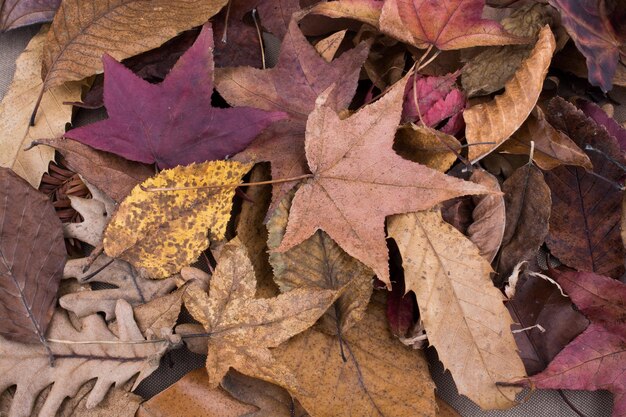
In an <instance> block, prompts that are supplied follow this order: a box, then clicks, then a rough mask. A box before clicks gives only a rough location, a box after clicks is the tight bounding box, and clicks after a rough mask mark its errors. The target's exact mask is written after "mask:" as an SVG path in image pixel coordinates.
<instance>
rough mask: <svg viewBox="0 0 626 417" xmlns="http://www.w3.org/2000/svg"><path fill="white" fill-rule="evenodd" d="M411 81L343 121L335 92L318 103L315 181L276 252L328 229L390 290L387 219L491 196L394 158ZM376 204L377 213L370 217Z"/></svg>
mask: <svg viewBox="0 0 626 417" xmlns="http://www.w3.org/2000/svg"><path fill="white" fill-rule="evenodd" d="M406 80H407V77H405V78H404V79H403V80H402V81H399V82H397V83H396V84H395V85H394V86H393V87H392V88H391V89H390V90H389V91H388V92H387V94H385V95H384V96H383V97H382V98H381V99H379V100H378V101H376V102H374V103H373V104H369V105H367V106H365V107H363V108H361V110H359V111H358V112H356V113H355V114H353V115H351V116H350V117H348V118H346V119H343V120H342V119H340V117H339V115H337V113H335V111H334V110H333V109H332V107H329V106H328V105H326V103H325V101H326V99H327V97H328V94H329V93H330V92H329V91H326V93H324V94H322V95H321V96H320V97H319V98H318V101H317V107H316V109H315V110H314V111H313V112H312V113H311V115H310V116H309V119H308V121H307V133H306V144H305V148H306V155H307V160H308V165H309V168H310V170H311V172H312V173H313V177H312V178H310V179H308V180H307V181H306V182H305V183H304V184H302V185H301V186H300V188H299V189H298V191H297V192H296V196H295V197H294V200H293V205H292V207H291V211H290V213H289V223H288V224H287V231H286V233H285V236H284V238H283V241H282V242H281V245H280V247H278V248H277V249H276V250H277V251H279V252H283V251H286V250H289V249H291V248H292V247H294V246H295V245H297V244H298V243H300V242H302V241H304V240H305V239H307V238H308V237H310V236H311V235H313V234H314V233H315V232H316V231H317V230H318V229H321V230H323V231H325V232H326V233H328V235H329V236H330V237H331V238H332V239H333V240H334V241H335V242H337V244H338V245H339V246H341V248H342V249H343V250H345V251H346V252H347V253H348V255H350V256H352V257H354V258H356V259H358V260H360V261H361V262H363V263H364V264H365V265H367V266H369V267H370V268H372V269H373V270H374V272H375V273H376V275H377V276H378V278H379V279H380V280H382V281H383V282H384V283H386V284H387V285H388V286H390V281H389V267H388V253H387V245H386V243H385V231H384V219H385V216H387V215H391V214H396V213H405V212H411V211H417V210H424V209H427V208H430V207H432V206H434V205H435V204H437V203H439V202H440V201H443V200H447V199H450V198H453V197H457V196H459V195H466V194H481V193H485V192H487V190H486V189H485V188H484V187H483V186H480V185H477V184H473V183H471V182H467V181H461V180H459V179H457V178H453V177H450V176H447V175H444V174H442V173H440V172H437V171H435V170H433V169H430V168H428V167H425V166H423V165H419V164H416V163H413V162H410V161H407V160H405V159H402V157H400V156H399V155H397V154H396V153H395V152H394V151H393V149H392V146H393V139H394V136H395V132H396V128H397V126H398V123H399V121H400V115H401V112H402V98H403V95H404V90H405V85H406ZM329 138H332V140H329ZM373 203H375V210H370V209H369V208H370V207H371V205H372V204H373Z"/></svg>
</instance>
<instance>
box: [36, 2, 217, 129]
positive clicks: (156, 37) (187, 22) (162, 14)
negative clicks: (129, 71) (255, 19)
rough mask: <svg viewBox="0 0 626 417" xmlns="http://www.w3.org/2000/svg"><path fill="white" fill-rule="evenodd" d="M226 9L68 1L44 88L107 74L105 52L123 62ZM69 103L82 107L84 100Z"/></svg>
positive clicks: (53, 34) (57, 24) (50, 46)
mask: <svg viewBox="0 0 626 417" xmlns="http://www.w3.org/2000/svg"><path fill="white" fill-rule="evenodd" d="M226 3H227V0H174V1H172V0H156V1H150V2H145V1H142V0H114V1H110V2H101V1H97V0H78V1H75V2H67V1H65V2H63V3H62V4H61V7H59V10H58V11H57V14H56V15H55V18H54V20H53V22H52V27H51V29H50V32H49V34H48V35H47V38H46V45H45V48H44V50H43V63H42V66H41V77H42V78H43V79H44V85H45V87H46V88H47V89H48V88H51V87H55V86H58V85H61V84H63V83H64V82H66V81H71V80H80V79H83V78H85V77H87V76H89V75H92V74H96V73H99V72H102V62H101V60H100V57H101V56H102V54H104V53H105V52H106V53H108V54H110V55H111V56H113V57H114V58H115V59H117V60H121V59H124V58H128V57H130V56H133V55H137V54H138V53H140V52H144V51H147V50H149V49H153V48H156V47H158V46H160V45H161V44H162V43H164V42H165V41H167V40H168V39H170V38H173V37H174V36H175V35H177V34H178V33H180V32H182V31H184V30H187V29H191V28H192V27H194V26H199V25H201V24H203V23H205V22H206V21H207V20H208V19H209V18H210V17H211V16H213V15H214V14H216V13H217V12H219V11H220V9H221V8H222V7H223V6H224V5H225V4H226ZM60 101H63V100H60ZM68 101H78V97H76V98H74V99H72V100H68ZM55 136H58V135H55ZM48 137H50V136H48Z"/></svg>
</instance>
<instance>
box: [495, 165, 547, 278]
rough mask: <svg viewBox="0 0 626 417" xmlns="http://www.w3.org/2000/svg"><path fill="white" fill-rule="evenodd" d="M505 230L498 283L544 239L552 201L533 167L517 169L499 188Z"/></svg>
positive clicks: (499, 262) (529, 255) (539, 174)
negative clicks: (504, 216)
mask: <svg viewBox="0 0 626 417" xmlns="http://www.w3.org/2000/svg"><path fill="white" fill-rule="evenodd" d="M502 191H504V204H505V207H506V227H505V229H504V238H503V239H502V250H501V251H500V255H499V258H498V261H497V268H496V269H497V272H498V273H499V274H500V277H499V278H500V280H503V279H505V278H507V277H508V276H509V274H510V273H511V271H512V270H513V268H514V267H515V265H517V264H518V263H519V262H521V261H525V260H527V259H529V258H530V257H531V256H532V255H533V254H535V253H536V252H537V250H538V249H539V247H540V246H541V245H542V244H543V242H544V240H545V238H546V236H547V235H548V221H549V219H550V211H551V206H552V199H551V197H550V188H549V187H548V185H547V184H546V181H545V180H544V178H543V174H542V173H541V171H540V170H539V169H537V168H536V167H535V166H533V165H529V164H526V165H524V166H522V167H520V168H518V169H517V170H516V171H515V172H514V173H513V175H511V176H510V177H509V178H508V179H507V180H506V181H505V182H504V184H503V185H502Z"/></svg>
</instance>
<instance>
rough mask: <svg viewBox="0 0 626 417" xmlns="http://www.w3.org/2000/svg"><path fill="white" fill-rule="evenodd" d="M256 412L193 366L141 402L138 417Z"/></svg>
mask: <svg viewBox="0 0 626 417" xmlns="http://www.w3.org/2000/svg"><path fill="white" fill-rule="evenodd" d="M255 411H257V408H256V407H255V406H253V405H249V404H244V403H242V402H241V401H238V400H236V399H234V398H232V397H231V396H230V395H228V393H226V392H225V391H224V390H223V389H221V388H219V387H218V388H215V387H214V386H212V385H211V384H210V383H209V378H208V377H207V375H206V371H205V370H204V369H196V370H195V371H191V372H190V373H188V374H187V375H185V376H184V377H183V378H182V379H180V380H178V381H177V382H176V383H175V384H174V385H171V386H170V387H169V388H167V389H166V390H165V391H162V392H160V393H158V394H157V395H156V396H154V397H152V398H151V399H150V400H148V401H146V402H145V403H143V404H142V405H141V407H140V408H139V411H138V412H137V417H170V416H176V417H199V416H203V417H240V416H244V415H246V416H248V415H250V413H254V412H255Z"/></svg>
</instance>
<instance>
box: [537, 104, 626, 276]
mask: <svg viewBox="0 0 626 417" xmlns="http://www.w3.org/2000/svg"><path fill="white" fill-rule="evenodd" d="M546 118H547V120H548V122H549V123H550V124H551V125H552V126H554V127H555V128H557V129H559V130H560V131H562V132H564V133H565V134H567V135H568V136H569V137H570V138H571V139H572V140H573V141H574V142H575V143H576V144H577V145H578V146H579V147H581V148H583V149H584V148H586V147H587V146H591V147H592V148H594V149H596V150H599V151H600V152H602V153H598V152H597V151H587V155H588V156H589V158H590V160H591V163H592V164H593V167H594V169H593V172H587V171H586V170H584V169H583V168H579V167H573V166H564V167H558V168H555V169H553V170H551V171H548V172H546V176H545V177H546V183H547V184H548V186H549V187H550V190H551V192H552V215H551V216H550V233H549V234H548V237H547V239H546V243H547V245H548V248H549V249H550V251H551V253H552V254H553V255H554V256H556V257H557V258H558V259H559V260H560V261H561V262H563V263H564V264H566V265H568V266H570V267H573V268H576V269H578V270H580V271H588V272H595V273H598V274H603V275H607V276H610V277H613V278H618V277H620V276H621V275H622V273H623V272H624V246H623V244H622V242H621V238H620V231H619V224H620V218H621V214H620V209H619V208H620V206H621V204H622V194H623V193H622V192H621V191H620V190H619V189H618V188H617V186H616V184H614V183H612V181H614V182H621V180H622V177H623V171H622V170H621V168H620V167H619V166H618V165H617V164H615V163H614V162H612V161H611V160H607V159H606V157H607V156H608V157H609V158H611V159H612V160H613V161H616V162H618V163H621V164H622V165H625V164H626V160H625V159H624V156H623V153H622V151H621V150H620V147H619V144H618V142H617V140H616V139H615V138H614V137H612V136H611V135H610V134H609V133H608V132H607V130H606V129H605V128H604V127H602V126H601V125H598V124H597V123H595V122H594V121H593V120H592V119H590V118H588V117H587V116H585V115H584V113H583V112H581V111H580V110H578V109H577V108H576V107H575V106H573V105H572V104H570V103H568V102H566V101H565V100H563V99H561V98H555V99H552V100H551V101H550V104H549V105H548V109H547V111H546ZM605 155H606V156H605ZM594 174H597V175H600V176H601V177H603V178H599V177H598V176H597V175H594ZM607 180H608V181H607ZM572 225H575V226H574V227H572Z"/></svg>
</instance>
